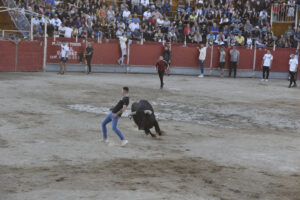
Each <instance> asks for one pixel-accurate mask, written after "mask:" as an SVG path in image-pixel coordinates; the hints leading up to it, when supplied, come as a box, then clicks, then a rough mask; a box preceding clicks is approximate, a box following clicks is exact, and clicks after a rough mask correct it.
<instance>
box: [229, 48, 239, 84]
mask: <svg viewBox="0 0 300 200" xmlns="http://www.w3.org/2000/svg"><path fill="white" fill-rule="evenodd" d="M239 57H240V52H239V50H237V49H236V46H233V49H231V50H230V68H229V77H231V72H232V69H233V77H234V78H235V77H236V69H237V66H238V63H239Z"/></svg>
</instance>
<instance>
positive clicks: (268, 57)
mask: <svg viewBox="0 0 300 200" xmlns="http://www.w3.org/2000/svg"><path fill="white" fill-rule="evenodd" d="M272 61H273V56H272V54H271V52H270V50H268V51H267V53H266V54H265V55H264V57H263V66H262V67H263V78H262V79H261V81H265V82H268V79H269V74H270V69H271V66H272Z"/></svg>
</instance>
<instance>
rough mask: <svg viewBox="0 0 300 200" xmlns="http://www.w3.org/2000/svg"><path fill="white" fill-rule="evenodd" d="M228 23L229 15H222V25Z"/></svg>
mask: <svg viewBox="0 0 300 200" xmlns="http://www.w3.org/2000/svg"><path fill="white" fill-rule="evenodd" d="M228 23H229V19H228V17H227V15H226V14H224V15H223V16H222V18H221V19H220V22H219V24H220V26H222V27H223V26H225V25H227V24H228Z"/></svg>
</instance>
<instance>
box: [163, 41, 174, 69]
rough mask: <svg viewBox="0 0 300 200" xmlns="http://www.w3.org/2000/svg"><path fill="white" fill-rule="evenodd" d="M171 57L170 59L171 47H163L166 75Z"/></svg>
mask: <svg viewBox="0 0 300 200" xmlns="http://www.w3.org/2000/svg"><path fill="white" fill-rule="evenodd" d="M171 57H172V52H171V45H170V46H165V50H164V54H163V58H164V61H166V62H167V63H168V68H167V73H169V70H170V65H171Z"/></svg>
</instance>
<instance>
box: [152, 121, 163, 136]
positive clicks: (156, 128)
mask: <svg viewBox="0 0 300 200" xmlns="http://www.w3.org/2000/svg"><path fill="white" fill-rule="evenodd" d="M154 127H155V132H156V133H158V135H160V136H161V135H162V134H163V132H162V131H161V130H160V128H159V125H158V122H157V121H156V120H155V122H154Z"/></svg>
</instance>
